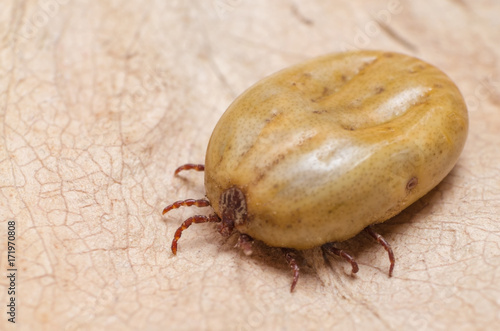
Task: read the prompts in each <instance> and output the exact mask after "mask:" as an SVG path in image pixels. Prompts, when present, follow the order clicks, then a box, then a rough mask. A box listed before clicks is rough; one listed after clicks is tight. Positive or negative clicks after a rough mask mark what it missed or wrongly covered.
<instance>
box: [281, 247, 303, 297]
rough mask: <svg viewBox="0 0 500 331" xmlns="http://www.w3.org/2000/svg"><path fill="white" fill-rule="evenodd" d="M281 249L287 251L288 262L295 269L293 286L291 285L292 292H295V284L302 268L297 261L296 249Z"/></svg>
mask: <svg viewBox="0 0 500 331" xmlns="http://www.w3.org/2000/svg"><path fill="white" fill-rule="evenodd" d="M281 250H282V251H283V253H285V259H286V262H288V265H289V266H290V268H291V269H292V270H293V281H292V286H291V287H290V292H293V290H294V289H295V285H297V282H298V281H299V272H300V268H299V266H298V265H297V261H295V251H294V250H293V249H289V248H282V249H281Z"/></svg>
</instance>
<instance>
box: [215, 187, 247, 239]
mask: <svg viewBox="0 0 500 331" xmlns="http://www.w3.org/2000/svg"><path fill="white" fill-rule="evenodd" d="M219 208H220V213H221V215H220V217H221V219H222V222H221V223H220V225H219V228H218V230H219V232H220V234H222V235H223V236H229V235H230V234H231V233H232V232H233V230H234V228H235V227H238V226H239V225H243V224H245V223H246V221H247V203H246V199H245V194H244V193H243V192H242V191H241V190H240V189H239V188H238V187H236V186H232V187H230V188H228V189H227V190H225V191H224V192H223V193H222V194H221V196H220V201H219Z"/></svg>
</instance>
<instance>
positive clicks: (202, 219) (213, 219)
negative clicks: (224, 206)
mask: <svg viewBox="0 0 500 331" xmlns="http://www.w3.org/2000/svg"><path fill="white" fill-rule="evenodd" d="M220 221H221V220H220V218H219V216H217V215H216V214H212V215H209V216H204V215H196V216H193V217H190V218H188V219H187V220H185V221H184V222H183V223H182V225H181V226H180V227H179V228H178V229H177V231H175V236H174V240H172V253H174V255H175V254H177V241H178V240H179V239H180V237H181V236H182V231H184V230H186V229H187V228H189V227H190V226H191V224H193V223H217V222H220Z"/></svg>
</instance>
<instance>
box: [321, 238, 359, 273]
mask: <svg viewBox="0 0 500 331" xmlns="http://www.w3.org/2000/svg"><path fill="white" fill-rule="evenodd" d="M321 248H322V249H323V251H325V252H327V253H330V254H333V255H337V256H339V257H341V258H343V259H344V260H346V261H347V262H349V263H350V264H351V267H352V271H351V272H352V273H353V274H355V273H357V272H358V271H359V267H358V264H357V263H356V261H355V260H354V259H353V257H352V256H351V255H349V253H347V252H346V251H344V250H342V249H339V248H337V247H335V246H333V243H326V244H324V245H323V246H321Z"/></svg>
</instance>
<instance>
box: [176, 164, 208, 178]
mask: <svg viewBox="0 0 500 331" xmlns="http://www.w3.org/2000/svg"><path fill="white" fill-rule="evenodd" d="M184 170H196V171H204V170H205V165H203V164H192V163H188V164H184V165H181V166H180V167H179V168H177V169H175V173H174V175H175V176H177V175H178V174H179V172H181V171H184Z"/></svg>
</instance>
